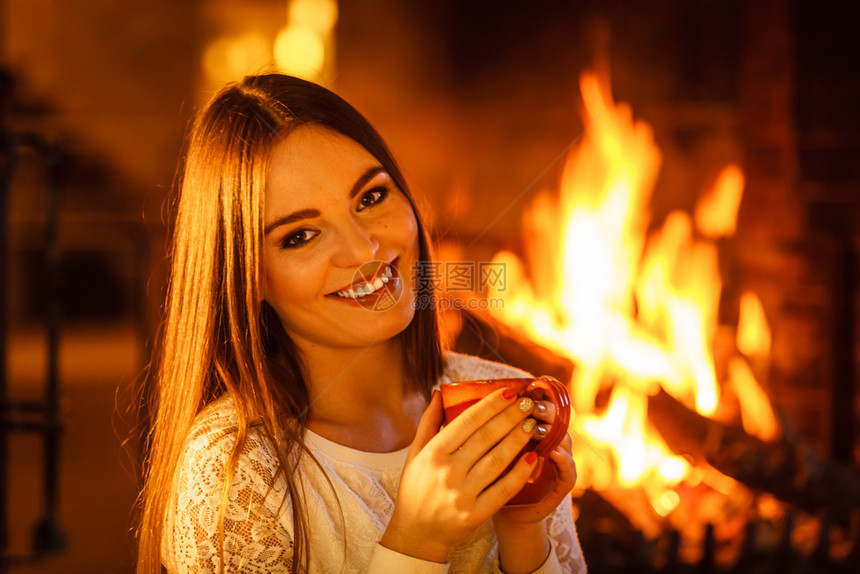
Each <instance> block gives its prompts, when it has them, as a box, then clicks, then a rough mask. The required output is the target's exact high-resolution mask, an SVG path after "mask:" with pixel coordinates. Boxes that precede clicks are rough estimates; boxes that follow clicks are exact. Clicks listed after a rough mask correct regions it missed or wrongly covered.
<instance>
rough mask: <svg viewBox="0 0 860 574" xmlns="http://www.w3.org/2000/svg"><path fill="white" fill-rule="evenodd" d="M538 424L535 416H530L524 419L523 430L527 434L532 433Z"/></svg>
mask: <svg viewBox="0 0 860 574" xmlns="http://www.w3.org/2000/svg"><path fill="white" fill-rule="evenodd" d="M536 426H537V421H536V420H534V419H533V418H531V417H529V418H527V419H526V420H524V421H523V432H525V433H527V434H531V432H532V431H533V430H535V427H536Z"/></svg>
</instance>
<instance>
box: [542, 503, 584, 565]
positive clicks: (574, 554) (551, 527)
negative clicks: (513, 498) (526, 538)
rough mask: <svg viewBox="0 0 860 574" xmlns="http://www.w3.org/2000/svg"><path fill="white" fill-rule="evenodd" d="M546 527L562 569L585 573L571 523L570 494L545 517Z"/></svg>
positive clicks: (580, 549) (574, 527) (574, 529)
mask: <svg viewBox="0 0 860 574" xmlns="http://www.w3.org/2000/svg"><path fill="white" fill-rule="evenodd" d="M546 529H547V532H548V533H549V538H550V541H551V542H552V546H553V549H554V552H555V554H556V557H557V558H558V561H559V563H560V564H561V568H562V570H563V571H564V572H570V573H571V574H585V572H586V567H585V559H584V558H583V557H582V548H580V546H579V538H578V537H577V535H576V526H575V525H574V523H573V509H572V507H571V501H570V496H566V497H565V498H564V500H563V501H562V503H561V504H559V505H558V507H557V508H556V509H555V511H554V512H553V513H552V514H550V515H549V516H548V517H547V519H546Z"/></svg>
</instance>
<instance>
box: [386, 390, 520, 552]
mask: <svg viewBox="0 0 860 574" xmlns="http://www.w3.org/2000/svg"><path fill="white" fill-rule="evenodd" d="M533 407H534V402H533V401H532V400H531V399H518V398H517V395H516V393H515V392H513V391H512V390H511V389H498V390H496V391H494V392H493V393H491V394H489V395H487V396H486V397H484V398H483V399H481V400H480V401H479V402H478V403H476V404H474V405H473V406H471V407H469V408H468V409H467V410H466V411H464V412H463V413H462V414H461V415H460V416H458V417H457V418H456V419H455V420H454V421H452V422H451V423H450V424H448V425H447V426H445V428H444V429H442V430H441V431H440V430H439V427H440V426H441V425H442V420H443V411H442V398H441V396H440V394H439V393H438V392H437V393H434V394H433V398H432V400H431V401H430V405H429V406H428V407H427V410H426V411H425V412H424V415H423V416H422V417H421V421H420V422H419V424H418V431H417V433H416V435H415V440H414V441H413V442H412V446H411V447H410V449H409V454H408V455H407V458H406V465H405V467H404V469H403V476H402V477H401V479H400V489H399V491H398V494H397V500H396V501H395V504H394V512H393V514H392V516H391V520H390V521H389V523H388V527H387V528H386V530H385V534H384V535H383V537H382V540H381V544H382V545H383V546H385V547H387V548H390V549H392V550H395V551H397V552H401V553H403V554H407V555H410V556H414V557H417V558H422V559H424V560H430V561H433V562H444V561H445V560H446V558H447V556H448V551H449V550H450V549H451V546H453V545H454V544H455V543H456V542H459V541H460V540H463V539H464V538H466V537H467V536H469V535H470V534H471V533H472V532H474V531H475V530H476V529H477V528H478V526H480V525H481V524H483V523H484V522H485V521H487V520H489V519H490V518H491V517H492V516H493V515H494V514H496V513H497V512H498V511H499V509H500V508H501V507H502V506H503V505H504V504H505V503H506V502H507V501H508V500H510V498H511V497H512V496H513V495H514V494H516V493H517V492H519V490H520V489H521V488H522V487H523V485H525V483H526V481H527V480H528V478H529V476H530V475H531V473H532V470H533V469H534V468H535V462H536V456H534V455H533V454H531V455H530V454H526V455H524V456H522V457H520V460H518V461H517V462H516V464H515V465H514V467H513V468H512V469H511V471H510V472H508V473H507V474H506V475H505V476H504V477H502V478H500V479H499V475H500V474H501V473H502V472H503V471H504V470H505V469H506V468H507V467H508V465H509V464H510V463H511V462H513V461H514V459H515V458H516V457H517V455H518V454H519V452H520V451H521V450H522V449H523V447H524V446H525V445H526V444H527V443H528V441H529V439H530V438H531V437H532V434H533V432H534V431H533V428H534V424H533V422H532V423H531V424H526V425H525V427H524V421H525V420H526V417H528V416H529V415H530V414H531V412H532V409H533ZM497 479H498V481H497V482H496V480H497Z"/></svg>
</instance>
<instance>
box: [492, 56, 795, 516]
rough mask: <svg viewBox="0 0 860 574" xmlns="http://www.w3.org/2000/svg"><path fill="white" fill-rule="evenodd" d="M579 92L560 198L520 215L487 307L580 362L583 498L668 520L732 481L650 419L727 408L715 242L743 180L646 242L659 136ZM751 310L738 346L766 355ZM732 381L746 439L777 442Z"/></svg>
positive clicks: (744, 390)
mask: <svg viewBox="0 0 860 574" xmlns="http://www.w3.org/2000/svg"><path fill="white" fill-rule="evenodd" d="M580 87H581V92H582V98H583V115H584V119H585V122H584V123H585V125H587V126H590V127H589V128H588V130H587V132H586V133H585V135H584V137H583V138H582V141H581V142H580V145H579V146H578V147H577V148H576V149H574V150H573V151H572V152H571V155H570V156H569V157H568V160H567V163H566V165H565V169H564V172H563V176H562V180H561V187H560V193H559V194H558V197H557V198H556V197H554V196H551V195H550V194H547V193H544V194H541V195H539V196H538V197H537V198H536V199H535V201H534V202H533V203H532V205H531V206H530V207H529V208H528V209H527V211H526V213H525V215H524V220H523V227H524V233H525V234H526V236H527V237H528V241H527V242H526V245H527V247H526V249H527V251H526V252H525V254H524V255H525V260H521V259H520V258H519V257H517V256H516V255H515V254H513V253H511V252H507V251H504V252H500V253H498V254H497V255H496V257H495V258H494V262H499V263H504V264H505V265H506V270H507V286H506V289H505V291H504V292H499V291H494V290H493V289H492V286H491V287H490V292H489V293H488V294H487V296H488V297H491V298H497V299H501V300H503V301H504V304H503V305H501V306H497V307H491V308H490V312H491V314H492V315H493V316H494V317H495V318H497V319H499V320H500V321H502V322H504V323H506V324H508V325H510V326H512V327H514V328H515V329H517V330H519V331H520V332H522V333H524V334H525V335H527V336H528V337H530V338H531V339H533V340H535V341H537V342H540V343H541V344H542V345H544V346H546V347H548V348H550V349H553V350H555V351H556V352H559V353H563V354H565V355H567V356H569V357H571V358H572V359H573V360H574V361H575V363H576V365H577V368H576V369H575V371H574V375H573V380H572V381H571V389H572V391H573V392H572V398H573V407H574V411H575V412H574V416H573V417H572V423H571V431H572V433H571V434H573V435H574V437H575V440H574V448H575V452H574V457H575V459H576V460H577V468H578V473H579V479H578V480H579V483H578V488H583V489H584V488H589V487H590V488H593V489H595V490H598V491H601V492H606V491H610V490H615V491H617V490H619V489H621V490H623V489H631V488H638V489H641V490H643V491H644V493H645V496H646V497H647V500H648V503H649V504H650V506H651V509H652V510H653V512H654V513H655V514H656V515H657V516H659V517H665V516H667V515H669V514H670V513H672V511H673V510H675V509H676V508H677V507H678V505H679V504H680V502H681V496H680V495H679V491H680V488H679V487H680V486H681V485H682V483H686V484H687V485H688V486H689V485H690V484H692V483H695V484H699V483H702V482H703V481H704V482H706V483H709V484H711V486H712V488H713V489H715V490H719V489H718V488H717V487H716V486H714V485H723V486H724V485H725V484H732V483H733V481H731V479H729V478H728V477H724V476H722V475H719V473H717V472H716V471H715V470H714V469H712V468H706V469H702V468H698V469H697V468H694V467H693V466H692V463H691V462H690V461H689V460H688V459H686V458H683V457H680V456H677V455H675V454H673V453H672V452H671V451H670V449H669V448H668V447H667V446H666V444H665V442H664V441H663V439H662V438H661V437H660V435H659V433H658V432H657V431H656V430H655V429H654V428H653V427H652V426H651V425H650V424H649V422H648V416H647V414H648V412H647V411H648V396H649V395H651V394H654V393H656V392H657V391H658V390H659V389H660V388H662V389H664V390H665V391H666V392H668V393H670V394H671V395H672V396H674V397H675V398H676V399H678V400H680V401H682V402H684V403H685V404H687V405H688V406H689V407H690V408H694V409H695V410H697V411H698V412H699V413H701V414H703V415H705V416H714V415H715V413H716V412H717V409H718V406H719V405H720V400H721V385H720V381H718V380H717V375H716V369H715V359H714V353H713V341H714V337H715V336H716V333H717V327H718V315H717V312H718V306H719V302H720V295H721V291H722V283H721V280H720V274H719V264H718V263H719V262H718V251H717V246H716V244H715V239H717V238H720V237H726V236H730V235H732V234H733V233H734V231H735V225H736V219H737V211H738V208H739V205H740V202H741V198H742V195H743V185H744V178H743V173H742V172H741V170H740V169H739V168H738V167H737V166H734V165H730V166H727V167H726V168H725V169H724V170H723V171H722V172H721V173H720V175H719V176H718V177H717V179H716V181H715V183H714V185H713V186H712V188H711V189H709V190H707V191H706V192H705V193H703V194H702V198H701V200H700V201H699V203H698V206H697V207H696V209H695V213H694V217H691V216H690V215H689V214H687V213H684V212H681V211H676V212H673V213H671V214H670V215H669V216H668V217H666V219H665V221H664V222H663V224H662V226H660V227H659V228H658V229H656V230H654V231H652V232H651V233H649V232H648V229H649V224H650V214H649V205H650V200H651V195H652V192H653V189H654V183H655V181H656V178H657V174H658V172H659V169H660V163H661V154H660V150H659V149H658V147H657V145H656V144H655V142H654V137H653V133H652V129H651V127H650V126H649V125H648V124H646V123H645V122H643V121H641V120H637V119H634V118H633V113H632V110H631V108H630V107H629V106H628V105H626V104H623V103H615V102H613V100H612V96H611V93H610V90H609V81H608V78H604V77H599V76H598V75H596V74H595V73H585V74H583V75H582V76H581V81H580ZM530 276H531V277H539V278H540V280H539V281H534V282H532V281H531V280H530V279H529V277H530ZM750 297H752V299H751V298H750ZM751 301H752V302H751ZM756 302H758V299H757V298H754V296H753V295H749V296H747V295H745V296H744V298H743V299H742V303H741V325H740V327H739V330H738V348H739V349H740V351H741V352H742V353H744V355H748V356H756V357H760V356H762V354H766V353H767V352H768V349H769V345H770V336H769V333H767V335H765V332H766V329H767V325H766V322H765V321H764V313H763V310H762V308H761V304H760V302H758V303H757V306H756ZM727 384H729V385H731V389H732V391H733V394H734V396H736V397H737V398H738V403H739V404H740V407H741V410H742V416H743V424H744V425H745V428H746V429H747V431H748V432H749V433H751V434H755V435H757V436H759V437H762V438H765V439H772V438H774V437H775V436H776V435H777V433H778V426H777V425H776V422H775V418H774V417H773V412H772V409H771V408H770V404H769V402H768V400H767V397H766V395H765V394H764V392H763V391H762V389H761V387H760V386H759V384H758V382H757V381H756V379H755V377H754V376H753V371H752V370H751V369H750V368H749V366H748V364H747V362H746V361H745V359H743V358H742V357H740V356H737V357H735V358H733V359H732V360H731V361H730V364H729V381H728V382H727ZM577 436H578V437H579V438H581V440H577V439H576V437H577ZM634 521H635V518H634ZM638 526H640V528H641V527H642V526H643V525H642V524H638ZM646 530H647V529H646Z"/></svg>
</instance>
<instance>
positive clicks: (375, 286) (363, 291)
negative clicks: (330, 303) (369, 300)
mask: <svg viewBox="0 0 860 574" xmlns="http://www.w3.org/2000/svg"><path fill="white" fill-rule="evenodd" d="M393 276H394V273H393V272H392V271H391V266H390V265H386V266H385V269H383V271H382V274H381V275H380V276H379V277H377V278H376V279H374V280H373V282H372V283H362V284H361V285H356V286H355V287H350V288H349V289H344V290H343V291H337V292H336V293H335V295H337V296H338V297H343V298H346V299H355V298H357V297H364V296H365V295H370V294H371V293H373V292H375V291H378V290H379V289H381V288H382V286H383V285H385V284H386V283H388V282H389V281H390V280H391V278H392V277H393Z"/></svg>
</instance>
